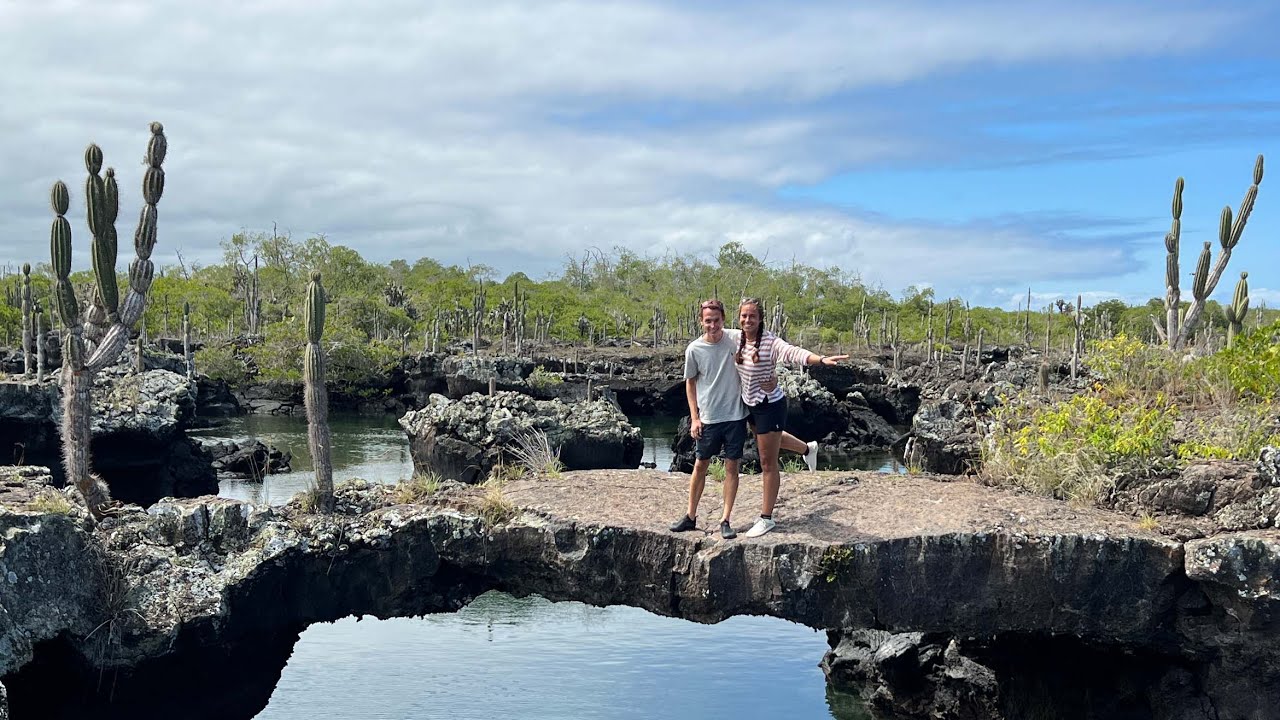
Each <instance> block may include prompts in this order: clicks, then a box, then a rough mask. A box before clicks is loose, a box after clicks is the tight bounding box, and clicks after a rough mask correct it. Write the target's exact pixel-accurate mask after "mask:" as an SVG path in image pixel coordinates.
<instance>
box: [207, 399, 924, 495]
mask: <svg viewBox="0 0 1280 720" xmlns="http://www.w3.org/2000/svg"><path fill="white" fill-rule="evenodd" d="M631 422H632V424H634V425H636V427H639V428H640V431H641V432H642V433H643V434H644V455H643V456H642V460H643V461H644V462H653V463H657V468H658V469H659V470H666V469H667V468H668V467H670V466H671V440H672V438H674V437H675V435H676V428H677V426H678V425H679V418H670V417H639V418H632V420H631ZM329 425H330V429H331V430H332V434H333V457H332V461H333V479H334V481H335V482H340V481H342V480H348V479H350V478H354V477H359V478H364V479H365V480H369V481H371V482H385V483H396V482H398V481H400V480H402V479H406V478H409V477H411V476H412V475H413V459H412V458H411V457H410V456H409V441H408V438H406V437H405V434H404V430H403V429H402V428H401V427H400V424H399V423H398V422H396V418H395V417H393V416H391V415H356V414H345V413H334V414H333V415H331V416H330V418H329ZM190 434H191V435H193V436H196V437H205V438H216V439H233V440H242V441H243V440H248V439H250V438H258V439H259V440H262V442H264V443H266V444H268V445H272V446H274V447H277V448H280V449H281V450H288V451H289V452H291V453H293V463H292V466H293V472H289V473H282V474H279V475H268V476H267V477H266V479H265V480H263V481H262V482H253V481H249V480H238V479H223V480H220V481H219V483H218V494H219V495H221V496H223V497H229V498H235V499H237V500H245V501H248V502H255V503H269V504H272V505H283V504H284V503H286V502H288V501H289V498H291V497H293V496H294V494H296V493H299V492H302V491H303V490H306V489H307V488H308V487H309V486H310V484H311V482H312V481H313V480H314V478H315V475H314V473H313V471H312V469H311V454H310V452H309V451H308V449H307V422H306V419H305V418H303V417H301V416H298V417H293V416H289V415H242V416H239V417H235V418H230V419H229V420H228V421H227V422H226V424H224V425H220V426H219V427H216V428H205V429H202V430H194V431H191V433H190ZM799 457H800V456H799V455H794V454H792V453H783V455H782V460H783V462H784V463H785V462H787V461H788V459H789V458H790V461H791V462H793V463H796V462H799V460H798V458H799ZM818 459H819V467H820V469H824V470H835V469H840V470H879V471H881V472H906V469H905V468H904V467H903V466H902V465H900V464H899V463H898V462H897V460H895V459H894V458H893V456H892V455H890V454H888V453H872V454H867V455H851V454H844V453H839V452H837V451H832V450H823V451H822V453H821V454H820V455H819V456H818ZM682 482H683V480H682Z"/></svg>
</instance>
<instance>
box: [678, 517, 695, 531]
mask: <svg viewBox="0 0 1280 720" xmlns="http://www.w3.org/2000/svg"><path fill="white" fill-rule="evenodd" d="M697 527H698V521H697V520H694V519H693V518H691V517H689V516H688V515H682V516H680V521H679V522H677V523H675V524H673V525H672V526H671V532H684V531H686V530H694V529H696V528H697Z"/></svg>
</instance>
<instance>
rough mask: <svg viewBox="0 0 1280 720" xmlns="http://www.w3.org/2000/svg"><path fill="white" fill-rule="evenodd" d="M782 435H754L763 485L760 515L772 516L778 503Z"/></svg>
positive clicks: (773, 433) (777, 433) (775, 433)
mask: <svg viewBox="0 0 1280 720" xmlns="http://www.w3.org/2000/svg"><path fill="white" fill-rule="evenodd" d="M783 434H784V433H781V432H771V433H762V434H757V435H756V447H757V448H759V450H760V477H761V481H762V483H763V485H764V501H763V503H762V506H761V511H760V514H761V515H773V506H774V504H775V503H777V502H778V482H779V477H778V447H779V445H780V443H781V442H782V436H783Z"/></svg>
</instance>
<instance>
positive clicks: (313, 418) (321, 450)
mask: <svg viewBox="0 0 1280 720" xmlns="http://www.w3.org/2000/svg"><path fill="white" fill-rule="evenodd" d="M303 320H304V322H305V323H306V329H307V348H306V355H305V360H304V364H303V370H302V382H303V386H304V393H303V404H304V405H305V406H306V410H307V443H308V445H309V446H310V449H311V461H312V464H313V465H314V466H315V471H316V492H317V493H318V495H319V506H320V510H321V511H322V512H330V511H331V510H333V464H332V463H331V462H330V435H329V393H328V391H327V390H326V388H325V384H324V383H325V372H324V370H325V367H324V366H325V362H324V349H323V348H321V346H320V338H321V336H322V335H323V334H324V286H323V285H322V284H321V283H320V273H318V272H313V273H311V282H310V283H308V284H307V303H306V305H305V306H304V308H303Z"/></svg>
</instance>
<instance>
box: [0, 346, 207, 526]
mask: <svg viewBox="0 0 1280 720" xmlns="http://www.w3.org/2000/svg"><path fill="white" fill-rule="evenodd" d="M194 410H195V397H194V395H193V393H192V392H191V385H190V384H189V383H188V382H187V379H186V378H185V377H184V376H182V375H178V374H177V373H173V372H170V371H168V370H148V371H146V372H143V373H135V372H132V370H131V369H130V368H129V366H128V364H127V362H125V361H122V362H120V363H118V364H117V365H114V366H112V367H110V368H107V369H106V370H104V371H103V372H101V373H99V374H98V375H96V376H95V377H94V385H93V413H92V419H93V426H92V430H91V432H92V438H93V439H92V448H91V457H92V458H93V469H94V471H95V472H96V473H98V474H99V475H100V476H102V477H103V479H105V480H106V481H107V484H108V485H109V486H110V488H111V494H112V495H113V496H114V497H116V498H117V499H120V500H123V501H125V502H133V503H138V504H143V505H146V504H149V503H152V502H154V501H156V500H158V499H159V498H162V497H165V496H186V497H193V496H196V495H203V494H206V493H213V492H217V488H218V480H217V476H216V474H215V472H214V469H213V466H212V460H211V458H210V457H209V456H208V455H207V454H206V453H204V451H203V450H201V448H200V446H199V445H198V444H197V443H195V442H194V441H193V440H191V439H190V438H188V437H187V435H186V428H187V427H188V426H189V425H190V423H191V419H192V417H193V414H194ZM61 422H62V390H61V386H60V385H59V384H58V383H57V381H56V379H55V378H49V379H46V380H45V382H44V383H36V382H35V381H33V380H19V381H13V382H4V383H0V459H3V460H4V461H5V462H12V463H13V464H15V465H24V464H25V465H44V466H48V467H50V468H51V469H52V471H53V474H54V477H55V479H56V480H57V481H58V482H59V484H61V483H62V464H61V456H62V445H61V440H60V437H59V430H58V427H59V425H60V424H61Z"/></svg>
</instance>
